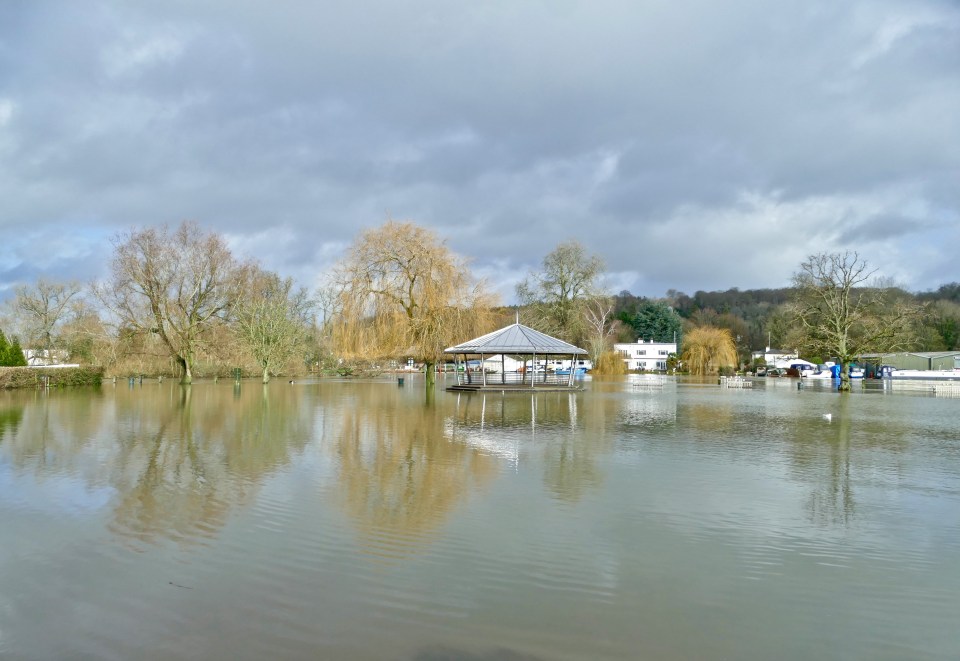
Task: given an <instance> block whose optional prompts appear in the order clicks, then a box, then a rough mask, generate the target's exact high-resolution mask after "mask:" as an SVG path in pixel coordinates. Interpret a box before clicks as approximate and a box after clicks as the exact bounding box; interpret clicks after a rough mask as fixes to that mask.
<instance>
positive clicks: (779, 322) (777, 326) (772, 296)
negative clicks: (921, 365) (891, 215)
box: [614, 283, 960, 356]
mask: <svg viewBox="0 0 960 661" xmlns="http://www.w3.org/2000/svg"><path fill="white" fill-rule="evenodd" d="M894 293H895V294H896V296H897V297H899V298H901V299H904V300H908V301H913V302H916V303H923V304H925V308H926V314H925V315H924V317H923V318H922V327H921V329H920V332H919V333H918V337H917V340H916V341H915V342H914V343H913V346H912V347H911V348H912V349H913V350H915V351H951V350H960V283H950V284H946V285H941V286H940V287H939V288H937V289H936V290H931V291H926V292H918V293H911V292H908V291H905V290H903V289H898V288H894ZM795 298H796V290H795V289H794V288H792V287H783V288H779V289H746V290H740V289H738V288H736V287H734V288H731V289H727V290H725V291H697V292H695V293H694V294H693V295H688V294H685V293H684V292H680V291H676V290H670V291H668V292H667V295H666V296H664V297H663V298H646V297H642V296H634V295H633V294H631V293H630V292H628V291H622V292H620V293H619V294H617V295H616V296H614V301H615V306H614V317H615V318H616V319H617V320H619V321H620V322H621V328H620V333H619V334H618V337H620V338H621V340H622V341H635V340H636V339H637V337H632V335H634V334H636V333H637V332H641V333H642V332H643V331H644V330H645V329H646V328H647V326H644V325H643V324H642V323H640V322H639V321H638V315H639V314H640V313H641V312H642V311H644V310H649V308H650V307H651V306H654V305H664V306H667V307H669V308H671V309H673V310H674V311H675V312H676V313H677V315H678V316H679V317H680V319H681V320H682V324H683V328H684V329H685V330H687V329H692V328H695V327H699V326H716V327H719V328H726V329H728V330H729V331H730V333H731V335H732V336H733V337H734V339H735V340H736V344H737V350H738V352H739V353H740V354H741V356H742V355H743V354H747V355H749V353H750V352H751V351H759V350H762V349H764V348H765V347H767V346H770V347H774V348H780V349H791V348H795V347H790V346H787V345H788V344H789V343H790V341H791V339H792V338H791V335H792V334H793V333H794V331H795V327H794V322H793V318H792V314H791V311H790V309H789V306H790V304H791V302H792V301H793V300H794V299H795ZM640 317H641V318H642V315H640ZM631 337H632V339H631ZM644 337H645V339H646V338H647V336H646V335H644ZM655 339H658V340H663V341H668V340H669V338H668V337H662V336H661V337H657V338H655Z"/></svg>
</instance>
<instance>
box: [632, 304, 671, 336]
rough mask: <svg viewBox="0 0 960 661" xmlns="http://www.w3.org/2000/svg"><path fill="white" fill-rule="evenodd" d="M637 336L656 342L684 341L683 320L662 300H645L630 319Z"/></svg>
mask: <svg viewBox="0 0 960 661" xmlns="http://www.w3.org/2000/svg"><path fill="white" fill-rule="evenodd" d="M630 325H631V326H633V330H634V331H635V332H636V336H637V338H639V339H643V340H653V341H655V342H673V341H674V340H676V342H677V344H678V345H679V344H680V343H681V342H682V339H683V338H682V334H683V321H682V320H681V319H680V315H678V314H677V313H676V311H675V310H674V309H673V308H672V307H670V306H669V305H667V304H666V303H664V302H662V301H644V302H643V303H640V305H639V306H638V308H637V314H636V316H634V317H633V319H631V320H630Z"/></svg>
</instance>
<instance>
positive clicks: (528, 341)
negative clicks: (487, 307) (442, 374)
mask: <svg viewBox="0 0 960 661" xmlns="http://www.w3.org/2000/svg"><path fill="white" fill-rule="evenodd" d="M444 353H482V354H494V353H513V354H534V353H537V354H566V355H570V354H586V353H587V352H586V350H584V349H581V348H580V347H575V346H573V345H572V344H570V343H569V342H564V341H563V340H558V339H557V338H555V337H550V336H549V335H547V334H546V333H541V332H540V331H537V330H533V329H532V328H530V327H529V326H524V325H523V324H521V323H516V324H512V325H510V326H507V327H506V328H501V329H500V330H497V331H493V332H492V333H487V334H486V335H482V336H480V337H478V338H476V339H474V340H470V341H469V342H464V343H463V344H458V345H457V346H455V347H450V348H449V349H445V350H444Z"/></svg>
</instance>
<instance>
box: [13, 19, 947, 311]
mask: <svg viewBox="0 0 960 661" xmlns="http://www.w3.org/2000/svg"><path fill="white" fill-rule="evenodd" d="M958 184H960V3H957V2H956V1H955V0H942V1H937V0H911V1H908V2H904V1H903V0H891V1H887V0H866V1H860V2H858V1H857V0H850V1H849V2H836V1H835V0H807V1H805V2H790V3H771V2H769V1H767V0H763V1H760V0H728V1H727V2H716V1H715V0H692V1H687V2H675V1H667V0H623V1H617V0H593V1H591V2H572V1H568V0H549V1H547V0H491V1H482V0H477V1H472V2H450V1H449V0H404V1H393V2H391V1H387V0H380V1H379V2H370V1H369V0H353V1H352V2H324V1H314V2H311V1H307V0H302V1H294V0H271V2H263V1H262V0H260V1H254V0H204V1H203V2H196V1H195V0H141V1H139V2H122V1H120V0H115V1H105V0H104V1H98V0H86V1H84V2H74V1H72V0H62V1H59V2H58V1H46V0H0V233H2V234H0V237H2V238H0V246H2V248H0V297H2V296H3V295H4V290H7V291H9V288H10V287H11V286H12V285H13V284H15V283H18V282H31V281H33V280H35V279H36V278H37V277H39V276H46V277H51V278H75V279H81V280H87V279H91V278H95V277H97V276H98V275H101V274H102V273H104V272H105V268H106V265H107V262H108V260H109V256H110V253H111V244H110V240H111V237H113V236H114V235H115V234H116V233H117V232H119V231H122V230H126V229H129V228H131V227H142V226H147V225H158V224H162V223H171V224H176V223H178V222H180V221H181V220H184V219H190V220H195V221H197V222H198V223H200V224H201V225H202V226H203V227H205V228H207V229H210V230H215V231H218V232H221V233H223V234H224V235H226V236H227V237H228V239H229V241H230V243H231V246H232V247H233V249H234V250H235V252H236V253H238V254H241V255H244V256H253V257H257V258H258V259H260V260H261V261H262V262H263V263H264V265H266V266H267V267H269V268H272V269H275V270H277V271H280V272H281V273H282V274H284V275H292V276H294V277H295V278H297V279H298V280H300V281H301V283H302V284H304V285H308V286H312V285H314V284H316V282H317V281H318V278H319V277H320V276H321V274H322V273H323V271H324V270H325V269H327V268H329V266H330V265H331V263H332V261H333V260H335V259H336V257H337V255H338V253H339V252H340V251H341V250H342V248H343V247H344V246H345V245H346V244H348V243H349V242H350V241H351V240H352V239H353V237H354V236H355V235H356V233H357V231H358V230H359V229H361V228H363V227H373V226H377V225H380V224H381V223H383V222H384V221H385V220H386V219H387V218H391V217H392V218H395V219H404V220H413V221H415V222H417V223H420V224H422V225H426V226H429V227H431V228H434V229H435V230H436V231H437V232H438V233H439V234H440V235H441V236H442V237H443V238H445V239H446V240H447V241H448V243H449V245H450V246H451V247H452V248H453V249H454V250H456V251H457V252H459V253H461V254H463V255H466V256H468V257H470V258H471V259H472V260H473V266H474V270H475V272H476V273H478V274H481V275H483V276H485V277H487V278H488V279H489V280H490V281H491V282H492V283H493V284H494V285H495V287H496V288H498V289H499V290H500V291H501V292H502V294H503V298H504V299H506V300H507V301H509V300H511V298H512V296H513V285H514V283H515V282H516V281H517V280H518V279H519V278H520V277H522V276H523V275H524V274H525V273H526V272H527V271H528V270H530V269H531V268H533V267H535V266H536V265H537V264H538V263H539V262H540V260H541V259H542V258H543V256H544V255H545V254H546V253H547V252H549V251H550V250H551V249H552V248H553V247H554V246H555V245H556V244H557V243H559V242H560V241H563V240H567V239H576V240H579V241H581V242H582V243H583V244H585V245H586V247H587V248H588V249H589V250H590V251H591V252H594V253H596V254H599V255H600V256H602V257H603V258H604V259H605V261H606V264H607V267H608V270H609V280H608V282H609V285H610V287H611V288H612V289H614V290H620V289H629V290H630V291H632V292H633V293H635V294H642V295H647V296H660V295H663V293H664V292H665V291H666V290H667V289H669V288H674V289H679V290H682V291H687V292H689V293H692V292H693V291H695V290H698V289H705V290H712V289H727V288H729V287H740V288H742V289H743V288H752V287H777V286H783V285H785V284H787V283H788V281H789V277H790V275H791V273H792V272H793V271H794V270H795V269H796V267H797V265H798V264H799V262H800V261H801V260H802V258H803V257H804V256H806V255H808V254H811V253H814V252H821V251H834V250H840V249H846V248H853V249H857V250H859V251H860V252H861V254H862V255H864V256H866V257H867V258H868V260H870V261H871V263H872V264H874V265H875V266H878V267H880V269H881V271H882V273H883V275H886V276H888V277H892V278H894V279H895V280H896V281H897V282H899V283H901V284H903V285H905V286H907V287H909V288H911V289H914V290H921V289H929V288H935V287H936V286H938V285H940V284H943V283H946V282H951V281H956V280H958V279H960V270H958V269H957V264H958V261H957V254H960V249H958V246H960V185H958Z"/></svg>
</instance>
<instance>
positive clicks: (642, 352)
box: [637, 349, 647, 356]
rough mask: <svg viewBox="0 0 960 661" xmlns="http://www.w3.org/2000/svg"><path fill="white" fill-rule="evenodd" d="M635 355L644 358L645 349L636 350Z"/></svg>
mask: <svg viewBox="0 0 960 661" xmlns="http://www.w3.org/2000/svg"><path fill="white" fill-rule="evenodd" d="M637 355H638V356H646V355H647V350H646V349H637Z"/></svg>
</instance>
